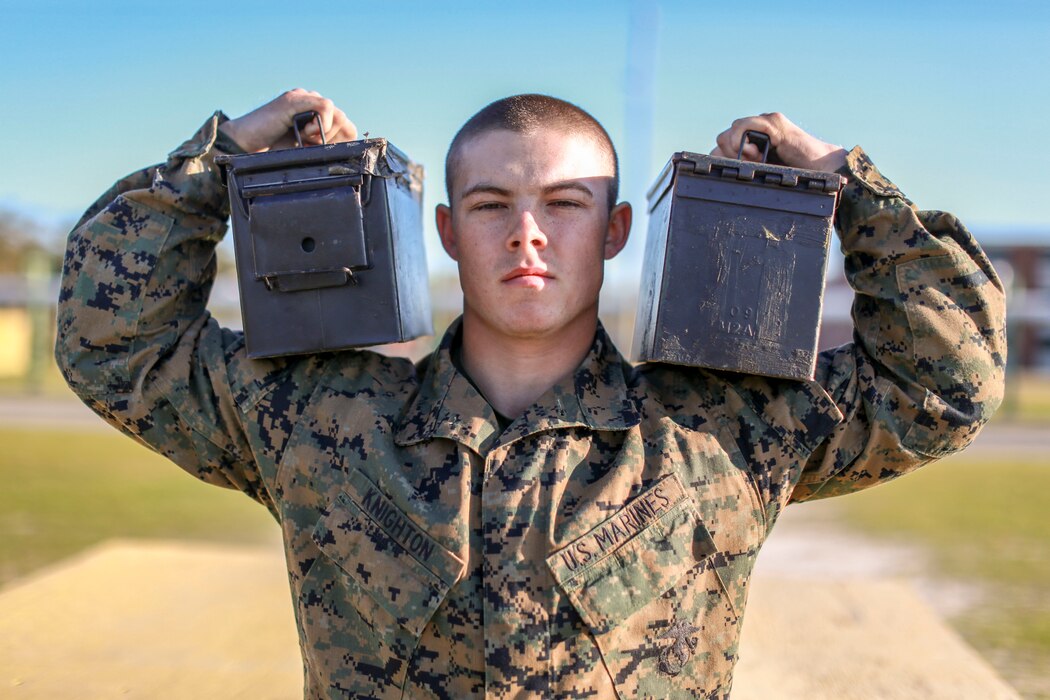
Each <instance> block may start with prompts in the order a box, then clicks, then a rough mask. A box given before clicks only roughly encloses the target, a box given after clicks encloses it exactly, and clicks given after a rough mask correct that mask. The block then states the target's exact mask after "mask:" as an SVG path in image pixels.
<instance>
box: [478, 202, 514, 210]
mask: <svg viewBox="0 0 1050 700" xmlns="http://www.w3.org/2000/svg"><path fill="white" fill-rule="evenodd" d="M506 208H507V205H506V204H504V203H503V202H491V201H490V202H478V203H476V204H474V205H473V206H472V207H471V210H472V211H499V210H501V209H506Z"/></svg>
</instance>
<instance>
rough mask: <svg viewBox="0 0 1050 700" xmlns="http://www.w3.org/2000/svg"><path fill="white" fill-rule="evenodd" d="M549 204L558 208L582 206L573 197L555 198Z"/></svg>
mask: <svg viewBox="0 0 1050 700" xmlns="http://www.w3.org/2000/svg"><path fill="white" fill-rule="evenodd" d="M550 204H551V206H552V207H558V208H560V209H578V208H580V207H582V206H583V204H582V203H581V202H577V201H576V200H574V199H555V200H554V201H552V202H551V203H550Z"/></svg>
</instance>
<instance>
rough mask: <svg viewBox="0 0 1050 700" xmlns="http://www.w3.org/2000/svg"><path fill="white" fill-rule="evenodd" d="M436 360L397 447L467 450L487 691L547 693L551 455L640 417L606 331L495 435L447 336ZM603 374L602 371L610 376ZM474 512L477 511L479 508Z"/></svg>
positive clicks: (502, 695) (492, 420) (554, 464)
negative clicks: (474, 487) (436, 443)
mask: <svg viewBox="0 0 1050 700" xmlns="http://www.w3.org/2000/svg"><path fill="white" fill-rule="evenodd" d="M452 332H454V328H453V329H451V330H450V332H449V335H446V338H445V340H444V341H443V343H442V347H441V348H440V349H439V352H438V353H437V355H436V356H435V362H436V364H435V365H433V366H431V367H430V371H429V373H428V374H429V377H428V378H427V379H426V380H424V383H423V384H424V387H425V388H424V389H423V391H421V395H420V396H419V397H418V398H417V401H416V402H414V405H413V406H412V408H411V410H410V411H409V412H408V413H407V414H406V415H407V416H409V417H411V419H412V420H411V421H408V420H406V421H403V422H402V425H401V427H400V431H399V437H398V441H399V443H400V444H402V445H404V444H409V443H412V442H418V441H421V440H428V439H433V438H447V439H451V440H453V441H455V442H457V443H459V445H460V446H461V447H460V449H467V450H469V451H471V452H473V453H474V454H475V455H476V456H477V457H478V458H479V459H477V460H474V459H471V460H470V462H471V464H472V465H476V467H474V468H481V469H482V471H483V473H482V474H481V475H477V474H475V475H473V476H472V478H471V480H472V481H474V479H476V478H478V477H479V476H480V477H481V482H482V486H481V489H480V496H479V497H478V500H476V501H475V500H474V499H472V504H471V506H470V507H471V510H472V512H471V514H470V522H471V523H472V525H473V523H475V522H479V521H480V533H479V534H480V537H478V539H477V540H474V541H477V542H478V543H479V544H480V546H481V548H482V552H481V581H480V586H481V591H480V593H481V596H482V616H483V619H482V631H483V638H484V645H485V651H484V654H485V693H484V695H485V697H486V698H499V699H501V700H505V699H506V698H509V697H521V696H522V694H523V693H524V694H525V695H527V696H528V697H549V696H550V695H551V694H552V692H553V690H554V689H553V688H552V687H551V685H552V672H553V671H552V668H551V663H552V660H551V629H550V620H551V615H552V614H553V612H554V605H555V601H556V597H557V591H556V590H555V587H556V585H557V584H556V583H555V581H554V579H553V577H552V575H551V573H550V570H549V569H548V567H547V566H546V559H547V556H548V555H549V554H550V549H551V546H552V545H551V543H550V542H549V541H548V540H549V532H550V530H551V527H550V526H551V523H552V518H553V517H554V514H553V513H552V512H551V505H550V503H549V499H548V498H547V495H546V494H545V492H544V488H545V484H549V483H550V480H551V479H553V478H557V475H556V474H553V473H549V472H551V470H552V469H553V470H559V469H563V468H564V466H563V465H560V464H559V462H558V459H559V458H558V455H556V454H553V445H554V444H555V443H556V441H557V434H558V433H559V432H561V431H564V430H569V429H574V428H585V429H590V430H603V429H610V430H624V429H627V428H629V427H630V426H631V425H632V424H634V423H636V422H637V420H638V419H637V416H636V415H633V414H630V413H629V412H624V411H625V409H626V408H627V407H628V404H627V403H626V400H625V398H626V397H625V393H624V392H625V386H624V380H623V375H622V374H621V373H620V372H619V369H618V361H621V360H620V358H619V355H618V353H616V352H615V350H610V348H611V345H610V344H609V341H608V339H607V337H606V336H605V334H604V332H603V331H601V330H599V335H598V337H597V338H596V342H595V347H594V348H592V352H591V354H590V355H589V356H588V359H587V360H585V362H584V365H583V367H584V370H583V374H579V373H578V374H577V375H576V376H575V377H574V380H572V381H570V382H568V383H566V384H565V385H562V386H558V387H555V388H553V389H552V390H551V391H550V392H548V393H547V394H545V395H544V396H543V397H541V398H540V399H539V401H538V402H537V403H536V404H534V405H533V406H532V407H530V408H529V409H527V410H526V412H525V413H524V414H523V415H522V416H519V417H518V418H517V419H516V420H515V421H514V422H513V423H512V424H511V425H510V426H508V427H507V428H506V430H503V431H502V432H501V431H499V429H498V428H497V427H496V426H497V421H496V416H495V412H494V411H493V410H492V408H491V407H490V406H489V405H488V404H487V402H486V401H485V400H484V398H483V397H482V396H481V395H480V394H479V393H478V392H477V390H476V389H475V388H474V387H473V386H472V385H471V384H470V382H469V380H467V379H466V378H465V377H464V376H463V375H462V374H460V373H459V372H458V371H457V370H456V369H455V368H454V367H453V365H452V362H451V359H450V356H449V352H448V348H449V346H450V344H451V341H450V335H451V333H452ZM607 371H608V373H607ZM474 509H477V510H476V511H475V510H474Z"/></svg>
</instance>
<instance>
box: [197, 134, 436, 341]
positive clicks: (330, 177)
mask: <svg viewBox="0 0 1050 700" xmlns="http://www.w3.org/2000/svg"><path fill="white" fill-rule="evenodd" d="M216 160H217V162H219V163H220V164H221V165H223V166H224V167H225V168H226V171H225V172H226V179H227V184H228V187H229V195H230V208H231V212H232V213H231V219H232V221H233V240H234V254H235V256H236V259H237V277H238V283H239V288H240V295H241V314H242V317H243V320H244V336H245V344H246V346H247V352H248V357H252V358H259V357H273V356H276V355H291V354H298V353H312V352H321V351H327V350H339V349H343V348H351V347H360V346H367V345H376V344H381V343H389V342H399V341H404V340H411V339H412V338H417V337H419V336H422V335H429V334H431V333H433V330H432V326H431V316H430V296H429V293H428V287H427V266H426V257H425V253H424V245H423V226H422V218H421V213H422V196H423V175H422V169H421V168H420V167H419V166H417V165H415V164H414V163H412V162H411V161H410V160H409V159H408V158H407V157H406V156H405V155H404V154H403V153H401V152H400V151H399V150H397V149H396V148H394V146H392V145H391V144H390V143H388V142H387V141H386V140H385V139H365V140H363V141H352V142H349V143H335V144H328V145H323V146H311V147H305V148H291V149H287V150H280V151H271V152H267V153H257V154H248V155H237V156H219V158H217V159H216Z"/></svg>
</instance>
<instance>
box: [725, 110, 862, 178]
mask: <svg viewBox="0 0 1050 700" xmlns="http://www.w3.org/2000/svg"><path fill="white" fill-rule="evenodd" d="M745 131H761V132H762V133H764V134H768V135H769V146H770V149H774V148H775V149H776V151H777V156H778V157H779V158H780V160H781V161H783V163H784V165H787V166H790V167H792V168H804V169H806V170H823V171H825V172H833V171H835V170H838V169H839V168H840V167H842V166H843V165H845V163H846V150H845V149H844V148H842V146H836V145H833V144H830V143H826V142H824V141H821V140H820V139H818V138H816V137H815V136H812V135H810V134H808V133H806V132H805V131H803V130H802V129H801V128H799V127H798V126H797V125H796V124H795V123H793V122H792V121H791V120H790V119H788V118H787V117H785V116H784V115H783V114H781V113H780V112H770V113H767V114H760V115H758V116H756V117H744V118H742V119H737V120H736V121H734V122H733V125H732V126H730V127H729V128H728V129H726V130H725V131H723V132H722V133H721V134H719V135H718V139H717V143H718V145H717V146H715V148H714V150H713V151H711V155H713V156H719V157H722V158H736V155H737V151H738V150H739V148H740V139H741V138H743V136H744V132H745ZM740 157H741V158H743V159H744V160H750V161H759V160H761V159H762V152H761V151H760V150H759V149H758V146H756V145H755V144H753V143H748V144H747V145H745V146H744V152H743V154H742V155H741V156H740Z"/></svg>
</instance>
